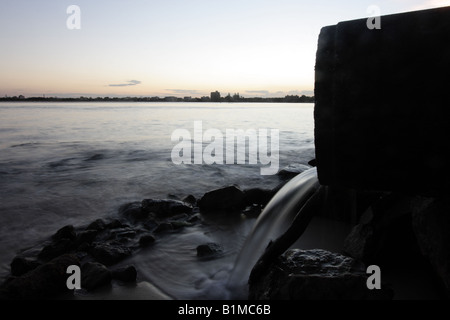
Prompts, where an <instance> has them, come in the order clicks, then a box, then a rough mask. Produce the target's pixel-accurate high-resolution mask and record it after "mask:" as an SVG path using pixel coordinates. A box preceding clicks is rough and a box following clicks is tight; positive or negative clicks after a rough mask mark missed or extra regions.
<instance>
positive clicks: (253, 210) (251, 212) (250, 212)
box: [242, 204, 262, 218]
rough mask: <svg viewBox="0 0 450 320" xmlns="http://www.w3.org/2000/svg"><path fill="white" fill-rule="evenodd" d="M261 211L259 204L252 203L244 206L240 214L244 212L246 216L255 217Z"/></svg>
mask: <svg viewBox="0 0 450 320" xmlns="http://www.w3.org/2000/svg"><path fill="white" fill-rule="evenodd" d="M261 212H262V208H261V206H260V205H257V204H254V205H251V206H248V207H246V208H245V209H244V210H243V211H242V214H244V215H245V216H246V217H248V218H255V217H257V216H259V215H260V214H261Z"/></svg>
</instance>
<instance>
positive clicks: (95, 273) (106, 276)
mask: <svg viewBox="0 0 450 320" xmlns="http://www.w3.org/2000/svg"><path fill="white" fill-rule="evenodd" d="M111 279H112V276H111V271H109V270H108V268H107V267H106V266H104V265H103V264H101V263H98V262H86V263H85V264H83V266H82V267H81V287H82V288H83V289H86V290H89V291H91V290H94V289H96V288H98V287H101V286H104V285H108V284H110V283H111Z"/></svg>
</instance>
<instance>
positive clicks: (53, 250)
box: [38, 238, 73, 261]
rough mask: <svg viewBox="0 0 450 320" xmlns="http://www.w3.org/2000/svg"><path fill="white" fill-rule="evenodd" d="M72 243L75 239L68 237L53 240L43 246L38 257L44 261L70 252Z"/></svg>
mask: <svg viewBox="0 0 450 320" xmlns="http://www.w3.org/2000/svg"><path fill="white" fill-rule="evenodd" d="M72 244H73V241H71V240H69V239H66V238H63V239H61V240H58V241H55V242H52V243H50V244H48V245H46V246H44V247H43V248H42V250H41V251H40V252H39V254H38V258H39V259H42V260H44V261H49V260H51V259H53V258H56V257H58V256H60V255H62V254H65V253H68V252H69V251H70V250H71V248H72Z"/></svg>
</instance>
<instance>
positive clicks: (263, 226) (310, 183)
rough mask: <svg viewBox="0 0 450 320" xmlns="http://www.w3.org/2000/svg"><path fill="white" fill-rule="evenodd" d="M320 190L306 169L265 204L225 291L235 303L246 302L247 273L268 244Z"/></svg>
mask: <svg viewBox="0 0 450 320" xmlns="http://www.w3.org/2000/svg"><path fill="white" fill-rule="evenodd" d="M319 186H320V184H319V181H318V178H317V170H316V168H312V169H309V170H307V171H304V172H303V173H301V174H299V175H298V176H296V177H295V178H293V179H291V180H290V181H289V182H288V183H287V184H286V185H285V186H283V188H281V189H280V191H278V192H277V194H276V195H275V196H274V197H273V198H272V200H271V201H270V202H269V203H268V204H267V206H266V207H265V209H264V211H263V212H262V213H261V215H260V216H259V218H258V220H257V221H256V223H255V225H254V227H253V229H252V231H251V232H250V234H249V235H248V237H247V240H246V242H245V243H244V246H243V248H242V250H241V252H240V253H239V255H238V257H237V259H236V263H235V266H234V269H233V271H232V273H231V275H230V278H229V280H228V288H229V290H230V291H232V292H234V293H237V295H238V296H237V297H236V298H237V299H239V298H240V299H245V298H246V291H247V280H248V278H249V275H250V272H251V270H252V268H253V266H254V265H255V263H256V261H257V260H258V258H259V257H260V256H261V254H262V253H263V252H264V250H265V248H266V247H267V245H268V243H269V241H270V240H275V239H276V238H277V237H278V236H280V235H281V234H282V233H283V232H285V231H286V230H287V228H288V227H289V226H290V224H291V223H292V221H293V220H294V218H295V216H296V215H297V213H298V212H299V210H300V208H301V207H302V206H303V204H304V203H305V202H306V201H307V200H308V199H309V198H310V197H311V196H312V195H313V194H314V192H315V191H316V190H317V189H318V188H319Z"/></svg>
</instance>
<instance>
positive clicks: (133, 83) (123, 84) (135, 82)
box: [108, 80, 141, 87]
mask: <svg viewBox="0 0 450 320" xmlns="http://www.w3.org/2000/svg"><path fill="white" fill-rule="evenodd" d="M140 83H141V81H138V80H130V81H126V83H118V84H109V85H108V86H109V87H128V86H135V85H138V84H140Z"/></svg>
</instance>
